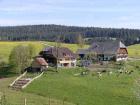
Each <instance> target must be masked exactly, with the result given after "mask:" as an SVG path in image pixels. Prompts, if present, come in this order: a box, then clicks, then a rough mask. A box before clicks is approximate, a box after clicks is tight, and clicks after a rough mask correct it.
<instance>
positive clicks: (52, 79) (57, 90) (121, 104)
mask: <svg viewBox="0 0 140 105" xmlns="http://www.w3.org/2000/svg"><path fill="white" fill-rule="evenodd" d="M79 72H80V70H77V69H73V70H60V72H59V73H52V72H47V73H46V74H44V75H43V76H42V77H41V78H40V79H38V80H36V81H35V82H33V83H32V84H31V85H30V86H29V87H27V88H26V89H25V90H24V92H27V93H32V94H39V95H41V96H44V97H49V96H50V97H53V98H55V99H59V100H63V99H64V98H65V99H66V100H67V101H68V102H70V103H73V104H76V105H139V103H140V100H137V99H136V95H135V94H134V91H135V89H134V87H135V86H134V82H135V80H136V79H137V78H138V77H139V72H138V71H135V72H134V73H133V74H132V75H128V74H121V75H120V76H119V77H117V74H116V73H115V72H113V74H112V75H110V76H109V75H108V74H107V73H105V74H103V76H102V77H101V78H100V79H99V78H98V76H92V75H91V74H89V75H86V76H77V77H76V76H74V74H77V73H79Z"/></svg>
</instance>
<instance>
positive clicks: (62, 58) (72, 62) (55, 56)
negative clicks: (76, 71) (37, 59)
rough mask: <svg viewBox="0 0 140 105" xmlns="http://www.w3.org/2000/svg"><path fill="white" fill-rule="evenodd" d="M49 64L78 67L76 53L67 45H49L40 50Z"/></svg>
mask: <svg viewBox="0 0 140 105" xmlns="http://www.w3.org/2000/svg"><path fill="white" fill-rule="evenodd" d="M40 55H41V56H42V57H43V58H44V59H45V60H46V61H47V62H48V64H49V66H57V67H76V54H74V53H73V52H72V51H71V50H69V49H68V48H65V47H48V48H45V49H44V50H43V51H41V52H40Z"/></svg>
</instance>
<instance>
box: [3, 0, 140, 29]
mask: <svg viewBox="0 0 140 105" xmlns="http://www.w3.org/2000/svg"><path fill="white" fill-rule="evenodd" d="M34 24H57V25H69V26H89V27H103V28H104V27H106V28H132V29H134V28H135V29H140V0H0V26H17V25H34Z"/></svg>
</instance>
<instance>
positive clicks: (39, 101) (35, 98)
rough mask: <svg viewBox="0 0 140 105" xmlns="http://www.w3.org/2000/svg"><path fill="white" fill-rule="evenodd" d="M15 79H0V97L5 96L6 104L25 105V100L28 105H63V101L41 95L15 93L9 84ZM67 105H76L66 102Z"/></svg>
mask: <svg viewBox="0 0 140 105" xmlns="http://www.w3.org/2000/svg"><path fill="white" fill-rule="evenodd" d="M14 79H15V77H14V78H5V79H0V95H2V94H4V95H5V96H6V100H7V101H6V102H7V103H8V105H25V104H24V100H25V98H26V99H27V105H49V103H50V105H62V104H63V101H62V100H56V99H53V98H52V97H50V98H48V97H44V96H41V95H39V94H31V93H25V92H22V91H14V90H12V89H11V88H8V86H9V84H10V83H12V81H13V80H14ZM0 102H1V101H0ZM6 105H7V104H6ZM65 105H74V104H71V103H68V102H65Z"/></svg>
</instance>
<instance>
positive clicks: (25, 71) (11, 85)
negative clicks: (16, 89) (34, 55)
mask: <svg viewBox="0 0 140 105" xmlns="http://www.w3.org/2000/svg"><path fill="white" fill-rule="evenodd" d="M26 73H27V71H25V72H24V73H23V74H22V75H20V76H19V77H17V78H16V79H15V80H14V81H13V82H12V83H11V84H10V85H9V86H13V85H14V83H15V82H16V81H17V80H19V79H20V78H22V77H23V76H24V75H25V74H26Z"/></svg>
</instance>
